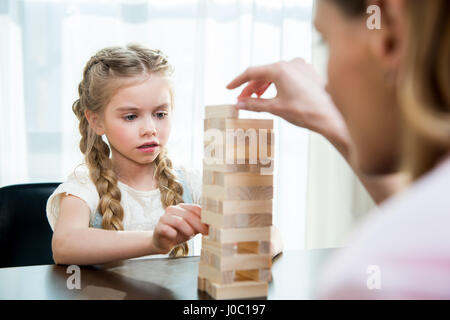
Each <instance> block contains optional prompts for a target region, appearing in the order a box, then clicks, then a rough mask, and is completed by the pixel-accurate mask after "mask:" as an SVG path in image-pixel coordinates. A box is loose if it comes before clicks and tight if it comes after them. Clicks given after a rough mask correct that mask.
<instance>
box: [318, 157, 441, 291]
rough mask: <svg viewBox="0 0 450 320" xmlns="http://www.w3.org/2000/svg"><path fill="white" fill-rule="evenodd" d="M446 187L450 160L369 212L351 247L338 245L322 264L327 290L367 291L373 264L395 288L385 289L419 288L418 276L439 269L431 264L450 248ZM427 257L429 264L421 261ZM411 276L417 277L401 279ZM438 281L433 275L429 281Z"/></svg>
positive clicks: (355, 232) (422, 277) (353, 235)
mask: <svg viewBox="0 0 450 320" xmlns="http://www.w3.org/2000/svg"><path fill="white" fill-rule="evenodd" d="M448 190H450V159H448V160H447V161H445V162H443V163H441V165H439V166H438V167H436V168H435V169H434V170H432V171H431V172H430V173H428V174H427V175H426V176H424V177H422V178H421V179H419V180H418V181H417V182H415V183H414V184H413V185H412V186H410V187H409V188H407V189H405V190H404V191H402V192H401V193H399V194H397V195H396V196H393V197H392V198H390V199H388V200H387V201H385V202H384V203H383V204H382V205H381V206H380V207H379V208H377V209H375V210H374V211H372V212H371V213H369V215H368V216H367V217H366V218H365V219H364V220H363V221H362V222H361V223H360V224H359V225H358V226H357V228H356V230H355V231H354V232H353V233H352V235H351V236H350V238H348V241H347V244H348V247H346V248H345V249H339V250H340V251H339V252H338V253H336V255H335V256H334V258H333V259H330V263H329V264H328V265H327V268H325V269H324V270H325V271H324V275H325V276H324V277H323V280H324V281H323V288H326V289H325V290H324V291H325V292H326V294H325V295H327V296H328V295H329V294H330V292H332V291H333V290H334V291H337V290H339V289H342V288H348V287H352V288H358V287H359V289H360V290H366V291H367V287H366V281H367V279H368V277H369V276H370V274H369V275H368V273H369V271H370V270H375V269H374V266H375V267H376V268H379V269H380V270H381V271H382V272H383V274H384V277H383V279H384V280H383V282H384V285H385V288H388V287H390V288H391V289H393V291H391V292H388V291H385V292H384V294H394V295H395V294H397V293H398V292H397V291H396V290H397V289H398V290H403V289H407V288H409V289H411V288H414V289H420V286H422V285H423V284H424V283H422V284H420V285H419V282H420V281H419V280H420V279H424V276H425V275H426V274H427V273H428V274H436V273H435V272H434V271H433V268H434V267H435V266H436V265H433V263H434V262H437V261H439V259H441V258H443V257H448V255H449V254H448V252H450V251H449V250H450V238H449V237H448V236H447V234H448V225H449V224H450V216H449V215H448V212H449V208H450V197H448V194H447V193H448ZM424 259H425V260H427V259H428V261H429V262H430V264H429V265H426V264H423V262H424ZM433 261H434V262H433ZM369 268H372V269H370V270H369ZM400 273H403V275H400ZM406 275H407V276H406ZM405 276H406V277H405ZM408 277H409V279H416V280H417V281H416V280H415V281H412V282H410V283H403V282H402V281H400V279H407V278H408ZM388 279H390V280H392V282H391V281H390V280H388ZM393 279H398V281H394V280H393ZM434 280H436V279H433V277H431V278H430V283H431V282H432V281H434ZM447 284H448V285H450V282H449V283H447ZM426 285H428V284H426ZM416 287H417V288H416ZM436 289H438V288H437V287H436ZM437 291H438V290H436V293H438V292H437ZM418 292H420V291H418ZM372 293H374V292H372ZM439 294H440V293H439Z"/></svg>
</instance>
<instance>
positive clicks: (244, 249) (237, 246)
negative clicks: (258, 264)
mask: <svg viewBox="0 0 450 320" xmlns="http://www.w3.org/2000/svg"><path fill="white" fill-rule="evenodd" d="M202 249H204V250H205V251H208V252H211V253H214V254H215V255H220V256H232V255H235V254H238V253H258V254H259V253H261V254H269V253H270V241H248V242H232V243H221V242H218V241H215V240H212V239H210V238H209V237H208V236H203V237H202Z"/></svg>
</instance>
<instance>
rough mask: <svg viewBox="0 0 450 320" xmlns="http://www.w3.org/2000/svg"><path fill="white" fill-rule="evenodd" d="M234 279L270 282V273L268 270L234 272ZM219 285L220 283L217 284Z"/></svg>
mask: <svg viewBox="0 0 450 320" xmlns="http://www.w3.org/2000/svg"><path fill="white" fill-rule="evenodd" d="M234 277H235V279H240V280H256V281H267V282H270V281H272V272H271V270H270V269H269V268H265V269H255V270H236V271H235V275H234ZM219 283H220V282H219Z"/></svg>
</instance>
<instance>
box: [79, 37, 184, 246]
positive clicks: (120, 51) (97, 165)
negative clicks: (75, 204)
mask: <svg viewBox="0 0 450 320" xmlns="http://www.w3.org/2000/svg"><path fill="white" fill-rule="evenodd" d="M172 72H173V68H172V67H171V65H170V64H169V62H168V59H167V57H166V56H165V55H164V54H163V53H162V52H161V51H159V50H152V49H148V48H145V47H143V46H141V45H138V44H128V45H127V46H126V47H119V46H115V47H108V48H104V49H102V50H100V51H98V52H97V53H96V54H95V55H94V56H92V57H91V58H90V59H89V61H88V62H87V63H86V66H85V67H84V71H83V79H82V80H81V82H80V84H79V86H78V94H79V98H78V99H77V100H76V101H75V102H74V103H73V105H72V110H73V112H74V113H75V115H76V116H77V118H78V120H79V131H80V134H81V141H80V150H81V152H82V153H83V154H84V157H85V162H86V164H87V166H88V168H89V175H90V178H91V179H92V181H93V183H94V184H95V187H96V188H97V191H98V194H99V197H100V201H99V204H98V208H97V210H98V211H99V213H100V214H101V215H102V217H103V219H102V227H103V229H106V230H123V223H122V221H123V208H122V205H121V204H120V200H121V192H120V190H119V187H118V185H117V177H116V174H115V173H114V171H113V170H112V161H111V159H110V148H109V146H108V144H107V143H105V142H104V141H103V138H102V136H99V135H97V134H96V133H95V132H94V130H93V129H92V128H91V127H90V125H89V123H88V121H87V119H86V116H85V111H86V110H90V111H91V112H93V113H96V114H102V113H103V112H104V109H105V107H106V105H107V104H108V103H109V101H110V100H111V98H112V96H113V95H114V93H115V92H116V91H117V90H118V89H120V88H122V87H124V86H126V85H130V84H133V83H134V82H137V81H142V80H141V79H142V77H143V76H146V75H150V74H160V75H162V76H166V77H170V76H171V75H172ZM171 100H172V106H173V92H172V89H171ZM155 177H156V178H157V179H158V186H159V190H160V192H161V202H162V204H163V207H164V208H166V207H168V206H171V205H177V204H178V203H180V202H183V198H182V196H183V187H182V185H181V183H180V182H179V181H178V180H177V178H176V175H175V172H174V171H173V169H172V162H171V161H170V159H169V158H168V157H167V153H166V150H165V148H163V149H162V150H161V152H160V154H159V155H158V156H157V158H156V159H155ZM184 247H185V249H187V246H184Z"/></svg>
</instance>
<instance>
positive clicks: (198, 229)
mask: <svg viewBox="0 0 450 320" xmlns="http://www.w3.org/2000/svg"><path fill="white" fill-rule="evenodd" d="M185 208H188V209H192V211H191V210H186V209H185ZM167 213H168V214H172V215H178V216H180V217H182V218H183V219H185V221H186V222H187V223H189V224H190V226H191V227H192V228H193V229H194V230H195V233H203V234H207V233H208V226H207V225H206V224H204V223H202V222H201V218H200V215H199V213H201V207H199V206H197V205H194V206H192V205H190V204H182V203H180V204H179V205H178V206H174V207H171V208H169V210H167Z"/></svg>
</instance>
